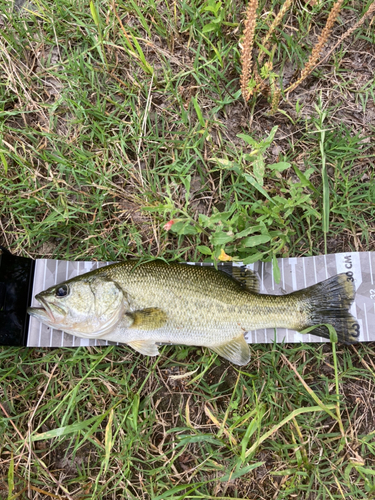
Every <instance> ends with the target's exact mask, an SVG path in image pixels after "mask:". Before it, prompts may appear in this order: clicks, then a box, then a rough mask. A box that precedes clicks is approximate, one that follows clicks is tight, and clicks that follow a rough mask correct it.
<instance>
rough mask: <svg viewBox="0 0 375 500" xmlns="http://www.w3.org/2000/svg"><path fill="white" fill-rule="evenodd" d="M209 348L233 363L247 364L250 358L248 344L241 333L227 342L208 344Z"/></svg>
mask: <svg viewBox="0 0 375 500" xmlns="http://www.w3.org/2000/svg"><path fill="white" fill-rule="evenodd" d="M210 349H212V350H213V351H215V352H216V353H217V354H219V356H222V357H223V358H225V359H227V360H228V361H230V362H231V363H234V364H235V365H240V366H242V365H247V363H248V362H249V361H250V358H251V355H250V349H249V346H248V344H247V342H246V340H245V337H244V335H243V334H242V333H241V335H239V336H238V337H236V338H234V339H232V340H230V341H229V342H225V343H223V344H219V345H216V346H210Z"/></svg>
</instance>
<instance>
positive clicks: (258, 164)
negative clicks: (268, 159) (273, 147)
mask: <svg viewBox="0 0 375 500" xmlns="http://www.w3.org/2000/svg"><path fill="white" fill-rule="evenodd" d="M265 168H266V165H265V163H264V159H263V156H261V155H259V156H258V158H256V160H255V161H254V163H253V172H254V177H255V179H256V180H257V181H258V182H259V184H260V185H261V186H263V178H264V171H265Z"/></svg>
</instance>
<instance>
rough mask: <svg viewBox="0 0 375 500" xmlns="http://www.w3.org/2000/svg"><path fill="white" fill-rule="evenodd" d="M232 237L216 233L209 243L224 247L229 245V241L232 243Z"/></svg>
mask: <svg viewBox="0 0 375 500" xmlns="http://www.w3.org/2000/svg"><path fill="white" fill-rule="evenodd" d="M233 239H234V235H230V234H226V233H224V232H223V231H219V232H218V233H215V234H213V235H212V237H211V243H212V244H213V245H215V246H216V245H220V246H222V245H225V244H226V243H229V242H230V241H233Z"/></svg>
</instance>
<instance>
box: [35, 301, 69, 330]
mask: <svg viewBox="0 0 375 500" xmlns="http://www.w3.org/2000/svg"><path fill="white" fill-rule="evenodd" d="M35 298H36V299H37V300H38V301H39V302H40V304H41V306H40V307H29V308H28V309H27V312H28V313H29V314H30V316H33V317H34V318H36V319H37V320H39V321H41V322H42V323H44V324H46V325H48V326H51V327H52V328H59V327H61V325H62V324H63V322H64V319H65V317H66V313H65V311H64V309H62V308H61V307H59V306H57V305H56V304H51V303H50V302H48V301H47V300H45V299H44V298H43V296H42V294H41V293H40V294H38V295H36V297H35Z"/></svg>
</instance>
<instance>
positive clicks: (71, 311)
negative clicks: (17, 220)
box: [29, 261, 357, 365]
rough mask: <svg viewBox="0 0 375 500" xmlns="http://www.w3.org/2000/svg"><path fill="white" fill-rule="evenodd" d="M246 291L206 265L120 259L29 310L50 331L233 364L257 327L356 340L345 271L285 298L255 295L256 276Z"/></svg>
mask: <svg viewBox="0 0 375 500" xmlns="http://www.w3.org/2000/svg"><path fill="white" fill-rule="evenodd" d="M247 283H248V284H247V286H245V285H244V284H243V283H240V282H239V281H237V280H236V279H233V278H232V277H230V276H228V275H227V274H225V273H223V272H221V271H217V270H215V269H213V268H210V267H205V266H202V267H199V266H190V265H187V264H177V263H172V264H167V263H165V262H161V261H152V262H147V263H140V262H138V261H126V262H120V263H117V264H112V265H110V266H107V267H103V268H100V269H96V270H94V271H91V272H89V273H86V274H83V275H81V276H78V277H75V278H73V279H71V280H68V281H66V282H64V283H61V284H59V285H57V286H54V287H51V288H49V289H48V290H46V291H44V292H41V293H40V294H38V295H37V296H36V298H37V299H38V300H39V301H40V302H41V304H42V306H43V307H41V308H29V313H30V314H31V315H33V316H35V317H36V318H38V319H39V320H40V321H42V322H44V323H46V324H48V325H50V326H51V327H53V328H59V329H61V330H63V331H65V332H67V333H72V334H74V335H77V336H81V337H86V338H94V339H95V338H101V339H106V340H111V341H114V342H120V343H125V344H128V345H130V346H131V347H133V348H134V349H136V350H137V351H139V352H141V353H143V354H148V355H157V354H158V344H160V343H171V344H186V345H196V346H205V347H209V348H211V349H212V350H214V351H215V352H217V353H218V354H220V355H221V356H223V357H225V358H227V359H229V360H230V361H232V362H233V363H236V364H239V365H243V364H246V363H248V361H249V360H250V351H249V347H248V345H247V343H246V341H245V338H244V334H245V333H246V332H247V331H249V330H256V329H259V328H288V329H293V330H297V331H301V330H303V329H305V328H308V327H312V326H315V329H314V330H313V331H312V332H310V333H312V334H316V335H318V336H322V337H326V338H329V330H328V329H327V327H326V326H323V325H322V324H325V323H327V324H330V325H332V326H333V327H334V328H335V329H336V332H337V335H338V339H339V340H341V341H343V342H346V343H352V342H355V341H356V340H357V332H356V330H355V328H354V325H355V324H356V323H355V320H354V318H353V317H352V316H351V314H350V313H349V307H350V305H351V303H352V302H353V299H354V288H353V284H352V281H350V280H349V279H348V277H347V276H346V275H345V274H340V275H337V276H334V277H332V278H329V279H328V280H325V281H323V282H321V283H318V284H316V285H314V286H312V287H309V288H306V289H303V290H300V291H297V292H293V293H290V294H285V295H265V294H260V293H258V283H257V279H256V277H255V276H253V277H251V279H249V280H247Z"/></svg>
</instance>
